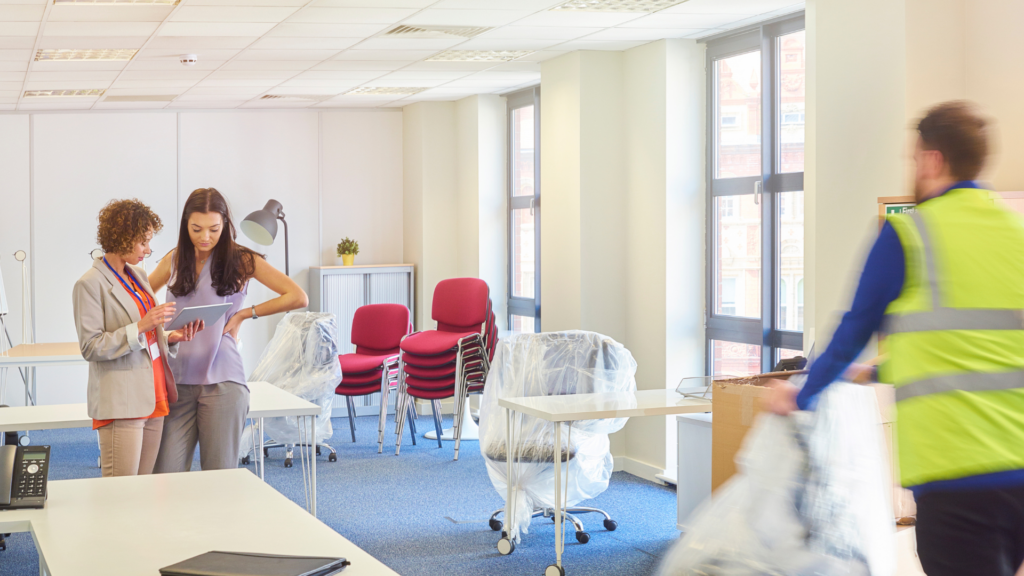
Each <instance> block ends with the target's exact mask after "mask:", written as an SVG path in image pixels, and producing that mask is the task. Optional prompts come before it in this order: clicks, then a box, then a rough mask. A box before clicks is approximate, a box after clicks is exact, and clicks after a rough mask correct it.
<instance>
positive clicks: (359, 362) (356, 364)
mask: <svg viewBox="0 0 1024 576" xmlns="http://www.w3.org/2000/svg"><path fill="white" fill-rule="evenodd" d="M388 358H390V356H368V355H366V354H342V355H341V356H338V361H339V362H341V373H342V374H362V373H365V372H371V371H374V370H376V371H377V372H378V373H379V372H380V367H381V366H383V365H384V361H385V360H387V359H388Z"/></svg>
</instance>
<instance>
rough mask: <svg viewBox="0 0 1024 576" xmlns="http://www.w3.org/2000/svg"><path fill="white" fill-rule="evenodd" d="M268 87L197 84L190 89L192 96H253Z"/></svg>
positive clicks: (189, 93)
mask: <svg viewBox="0 0 1024 576" xmlns="http://www.w3.org/2000/svg"><path fill="white" fill-rule="evenodd" d="M265 91H266V89H265V88H262V87H259V86H195V87H193V88H191V89H190V90H189V91H188V95H190V96H209V95H215V96H225V95H232V96H235V97H243V96H245V97H249V98H251V97H253V96H256V95H257V94H262V93H263V92H265Z"/></svg>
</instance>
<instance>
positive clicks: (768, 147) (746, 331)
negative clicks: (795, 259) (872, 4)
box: [704, 13, 806, 375]
mask: <svg viewBox="0 0 1024 576" xmlns="http://www.w3.org/2000/svg"><path fill="white" fill-rule="evenodd" d="M804 29H805V25H804V15H803V13H801V14H799V15H796V16H787V17H784V18H781V19H778V20H774V21H770V22H765V23H762V24H761V25H759V26H756V27H753V28H751V29H749V30H744V31H741V32H738V33H735V34H732V35H730V36H725V37H716V38H714V39H709V40H708V42H707V50H706V56H705V58H706V61H705V66H706V68H705V69H706V70H707V74H708V81H707V93H706V97H707V115H708V116H707V118H708V121H707V122H706V126H707V134H706V137H707V140H706V142H707V148H706V150H707V158H706V162H707V163H706V178H707V191H706V193H707V209H706V212H707V214H706V258H707V260H706V262H707V268H706V270H707V273H706V279H705V280H706V285H705V293H706V301H705V313H704V317H705V328H706V331H705V358H706V363H705V366H706V371H707V374H709V375H711V374H714V366H713V362H714V349H713V346H714V341H726V342H736V343H740V344H750V345H759V346H761V371H762V372H768V371H770V370H771V369H772V368H773V367H774V363H775V359H776V358H777V357H778V355H779V350H780V349H788V350H802V349H803V332H801V331H794V330H780V329H778V328H777V326H778V325H779V317H778V316H779V313H778V307H777V303H778V297H779V295H778V285H779V279H780V263H781V242H780V241H779V236H780V234H779V232H780V229H781V221H780V220H781V215H780V211H779V209H778V208H779V204H780V196H779V194H780V193H784V192H799V191H803V189H804V173H803V172H789V173H782V172H780V170H781V164H782V162H781V160H782V147H781V145H780V141H779V135H780V133H781V126H782V116H781V109H782V108H781V94H780V90H779V82H780V79H781V65H780V64H781V63H779V62H778V60H779V39H780V38H781V37H782V36H785V35H787V34H791V33H793V32H799V31H800V30H804ZM755 51H760V53H761V175H758V176H744V177H736V178H718V177H717V168H718V166H717V161H718V156H719V153H718V152H719V151H718V131H719V129H720V126H719V122H718V115H719V102H718V98H717V89H718V76H717V66H716V63H717V61H718V60H721V59H723V58H729V57H732V56H738V55H741V54H746V53H750V52H755ZM805 118H806V112H805ZM758 191H759V192H758ZM750 194H754V195H755V198H756V199H757V200H758V202H759V205H760V208H761V317H760V318H743V317H737V316H727V315H723V314H717V313H716V312H715V299H716V296H717V293H716V283H717V280H718V279H717V277H716V276H717V267H716V265H715V257H716V245H715V242H716V238H715V230H716V220H715V218H716V215H715V199H716V198H719V197H728V196H742V195H750ZM793 210H794V211H795V210H796V208H795V207H794V208H793ZM791 305H796V303H795V302H793V303H792V304H791Z"/></svg>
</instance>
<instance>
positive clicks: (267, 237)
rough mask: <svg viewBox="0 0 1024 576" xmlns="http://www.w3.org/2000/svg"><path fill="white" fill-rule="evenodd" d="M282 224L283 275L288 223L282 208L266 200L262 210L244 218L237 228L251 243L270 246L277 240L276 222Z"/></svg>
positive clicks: (286, 259) (286, 263)
mask: <svg viewBox="0 0 1024 576" xmlns="http://www.w3.org/2000/svg"><path fill="white" fill-rule="evenodd" d="M278 220H280V221H281V222H282V223H284V273H285V275H290V273H289V270H288V222H286V221H285V219H284V207H282V206H281V203H280V202H278V201H277V200H267V204H266V205H265V206H263V209H262V210H257V211H255V212H253V213H252V214H249V215H248V216H246V217H245V220H242V223H241V224H240V225H239V227H240V228H241V229H242V233H244V234H245V235H246V236H248V237H249V239H250V240H252V241H253V242H255V243H257V244H260V245H262V246H270V245H271V244H273V243H274V239H275V238H277V221H278Z"/></svg>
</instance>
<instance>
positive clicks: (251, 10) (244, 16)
mask: <svg viewBox="0 0 1024 576" xmlns="http://www.w3.org/2000/svg"><path fill="white" fill-rule="evenodd" d="M296 10H298V8H294V7H265V6H262V7H254V6H182V7H181V8H179V9H178V11H177V12H175V13H174V15H173V16H171V20H170V21H171V22H275V23H276V22H280V21H282V20H284V19H285V18H287V17H289V16H291V15H292V14H294V13H295V11H296Z"/></svg>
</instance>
